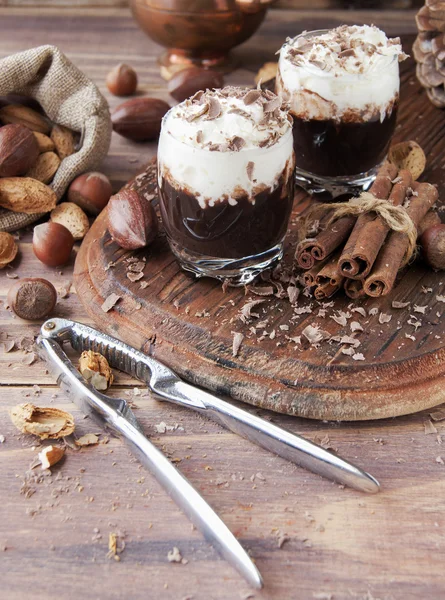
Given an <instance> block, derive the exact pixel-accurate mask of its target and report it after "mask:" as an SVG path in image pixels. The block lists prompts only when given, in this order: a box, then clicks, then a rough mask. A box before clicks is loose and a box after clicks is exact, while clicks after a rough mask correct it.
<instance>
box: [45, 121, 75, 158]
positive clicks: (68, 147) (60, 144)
mask: <svg viewBox="0 0 445 600" xmlns="http://www.w3.org/2000/svg"><path fill="white" fill-rule="evenodd" d="M51 139H52V141H53V142H54V146H55V147H56V152H57V154H58V155H59V158H60V160H63V159H64V158H66V157H67V156H71V154H74V152H75V151H76V148H75V144H74V135H73V132H72V131H71V130H70V129H68V128H67V127H63V125H54V127H53V128H52V130H51Z"/></svg>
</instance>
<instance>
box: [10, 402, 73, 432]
mask: <svg viewBox="0 0 445 600" xmlns="http://www.w3.org/2000/svg"><path fill="white" fill-rule="evenodd" d="M9 415H10V417H11V421H12V422H13V423H14V425H15V426H16V427H17V429H18V430H19V431H21V432H22V433H28V434H32V435H37V436H38V437H39V438H40V439H41V440H46V439H51V440H57V439H59V438H62V437H66V436H67V435H71V434H72V433H73V431H74V417H73V415H72V414H70V413H69V412H66V411H64V410H60V409H59V408H53V407H46V406H35V405H34V404H31V403H29V402H28V403H26V404H18V405H17V406H14V408H12V409H11V410H10V412H9Z"/></svg>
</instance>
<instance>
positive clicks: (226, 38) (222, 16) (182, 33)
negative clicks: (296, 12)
mask: <svg viewBox="0 0 445 600" xmlns="http://www.w3.org/2000/svg"><path fill="white" fill-rule="evenodd" d="M273 1H274V0H130V5H131V9H132V11H133V15H134V17H135V19H136V21H137V23H138V24H139V26H140V27H141V28H142V29H143V30H144V31H145V32H146V33H147V34H148V35H149V36H150V37H151V38H152V40H154V41H155V42H157V43H158V44H161V46H166V48H167V51H166V52H165V53H164V54H163V55H162V56H161V57H160V59H159V62H160V63H161V64H162V65H164V66H165V67H167V68H168V69H169V70H171V71H175V70H177V69H178V68H179V67H180V66H184V65H187V66H188V65H197V66H204V67H212V68H219V69H221V70H224V71H228V70H231V66H232V68H233V65H231V61H230V59H229V56H228V53H229V51H230V50H231V49H232V48H233V47H234V46H238V44H241V43H242V42H245V41H246V40H247V39H248V38H249V37H250V36H251V35H253V34H254V33H255V31H256V30H257V29H258V27H259V26H260V24H261V22H262V21H263V19H264V17H265V15H266V12H267V8H268V7H269V5H270V4H271V3H272V2H273Z"/></svg>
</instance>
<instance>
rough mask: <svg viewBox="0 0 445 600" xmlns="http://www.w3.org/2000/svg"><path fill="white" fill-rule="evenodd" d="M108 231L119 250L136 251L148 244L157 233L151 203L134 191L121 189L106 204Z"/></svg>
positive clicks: (156, 221) (156, 219) (155, 218)
mask: <svg viewBox="0 0 445 600" xmlns="http://www.w3.org/2000/svg"><path fill="white" fill-rule="evenodd" d="M107 211H108V214H107V216H108V231H109V232H110V235H111V237H112V238H113V240H114V241H115V242H116V244H118V245H119V246H120V247H121V248H125V249H127V250H136V248H143V247H144V246H147V245H148V244H150V243H151V242H152V241H153V240H154V238H155V237H156V234H157V232H158V218H157V216H156V213H155V210H154V208H153V205H152V204H151V202H149V201H148V200H146V199H145V198H143V197H142V196H140V195H139V194H138V193H137V192H136V191H135V190H131V189H123V190H121V191H120V192H119V193H118V194H115V195H114V196H111V198H110V202H109V203H108V208H107Z"/></svg>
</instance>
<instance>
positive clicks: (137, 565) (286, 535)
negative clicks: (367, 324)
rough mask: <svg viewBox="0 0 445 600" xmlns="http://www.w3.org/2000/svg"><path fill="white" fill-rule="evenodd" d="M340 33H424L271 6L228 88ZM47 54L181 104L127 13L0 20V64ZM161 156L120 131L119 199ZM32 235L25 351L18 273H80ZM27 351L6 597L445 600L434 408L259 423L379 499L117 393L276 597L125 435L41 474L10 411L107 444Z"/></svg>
mask: <svg viewBox="0 0 445 600" xmlns="http://www.w3.org/2000/svg"><path fill="white" fill-rule="evenodd" d="M343 21H348V22H360V21H362V22H368V23H370V22H375V23H376V24H378V25H381V26H383V27H385V28H386V30H387V31H388V32H389V33H391V34H397V33H409V32H414V21H413V14H412V13H411V12H408V11H403V12H397V13H396V12H389V13H385V14H384V15H383V14H380V13H371V12H365V13H360V14H357V13H353V12H343V13H341V12H324V13H321V14H320V13H318V14H317V15H315V14H314V15H312V14H311V13H308V12H305V13H296V12H291V11H289V12H288V11H274V12H273V13H272V14H271V15H270V16H269V18H268V19H267V20H266V22H265V23H264V25H263V26H262V28H261V30H260V32H259V34H258V35H257V36H256V37H254V38H253V39H251V40H250V41H249V42H248V43H246V44H245V45H244V46H243V47H242V48H240V49H238V50H237V52H236V54H237V55H238V56H239V58H240V59H241V60H242V61H243V69H240V70H239V71H237V72H235V73H234V74H232V75H231V76H230V77H229V79H228V80H229V81H230V82H234V83H251V82H252V79H253V74H254V73H255V72H256V70H257V68H258V67H259V66H260V64H262V63H263V62H264V61H266V60H272V59H273V54H274V51H275V50H276V48H278V47H279V46H280V44H281V41H282V40H283V39H284V38H285V37H286V36H287V35H291V34H295V33H296V32H298V31H300V30H302V29H305V28H306V29H309V28H316V27H325V26H332V25H334V24H336V23H340V22H343ZM43 43H53V44H57V45H58V46H59V47H60V48H61V49H62V50H63V51H64V52H65V53H66V54H67V55H68V57H69V58H70V59H72V60H73V61H74V62H75V63H76V64H77V65H78V66H79V67H80V68H81V69H83V70H84V71H85V72H86V73H87V75H89V76H90V77H91V78H92V79H93V80H94V81H95V82H96V83H97V84H98V85H99V86H100V88H101V90H102V91H104V92H105V89H104V79H105V75H106V73H107V72H108V70H109V69H110V67H112V66H113V65H114V64H115V63H117V62H118V61H126V62H130V63H132V64H133V65H134V67H135V68H136V69H137V71H138V73H139V75H140V80H141V86H140V87H141V90H143V91H144V92H146V93H149V94H151V95H155V96H159V97H166V92H165V83H164V82H163V80H162V79H161V78H160V76H159V73H158V68H157V66H156V54H157V52H158V48H157V47H156V46H155V45H154V44H152V43H151V42H150V41H149V40H148V39H147V38H146V37H144V35H143V34H142V33H141V32H139V31H138V30H137V28H136V26H135V25H134V23H133V21H132V19H131V17H130V15H129V13H128V11H126V10H125V9H122V10H89V11H85V10H83V9H80V8H79V9H77V10H74V9H66V10H56V9H39V10H37V9H30V8H26V9H24V8H22V9H17V8H9V9H0V57H3V56H6V55H8V54H10V53H12V52H15V51H19V50H23V49H25V48H28V47H31V46H37V45H39V44H43ZM0 77H1V74H0ZM107 97H108V99H109V100H110V104H111V105H114V104H116V99H114V98H110V97H109V95H108V94H107ZM154 152H155V147H154V145H136V144H132V143H130V142H126V141H124V140H123V139H122V138H119V137H118V136H113V141H112V147H111V150H110V154H109V156H108V158H107V159H106V161H105V163H104V167H103V170H104V171H105V172H106V173H107V174H108V175H109V176H110V177H111V179H112V181H113V185H114V187H115V189H118V188H119V186H120V185H121V184H122V183H124V182H125V181H126V180H127V179H129V178H130V177H131V175H132V174H134V173H135V172H136V171H137V170H139V169H140V168H141V167H142V166H143V165H144V163H146V162H147V160H148V159H149V158H150V157H151V156H152V155H153V153H154ZM30 237H31V236H30V233H29V232H28V233H24V234H22V235H21V240H20V250H21V254H20V258H19V259H18V260H17V261H16V262H15V264H14V268H13V269H8V270H4V271H2V272H0V336H3V337H5V335H7V336H8V339H9V340H15V341H16V346H19V347H25V348H26V347H29V344H30V343H31V342H30V339H29V338H32V337H33V336H34V335H36V333H37V331H38V325H30V324H28V323H26V322H24V321H21V320H20V319H18V318H14V317H13V316H12V314H11V313H10V312H9V311H8V310H7V309H6V308H5V301H6V294H7V290H8V288H9V286H10V285H11V283H12V281H11V279H10V278H11V277H12V276H15V275H18V276H19V277H26V276H31V275H39V276H42V277H46V278H48V279H49V280H51V281H52V282H53V283H54V285H55V286H56V288H57V289H58V290H60V291H63V290H64V289H66V287H67V284H69V282H70V281H71V279H72V269H73V264H72V263H71V264H69V265H67V266H66V267H64V268H63V269H61V270H58V269H56V270H53V269H49V268H46V267H44V266H43V265H41V264H40V263H39V262H38V261H37V260H36V259H35V258H34V256H33V253H32V249H31V245H30ZM62 295H64V294H62ZM55 314H56V316H63V317H65V316H66V317H70V318H73V319H77V320H79V321H83V322H88V319H87V317H86V315H85V313H84V311H83V309H82V305H81V303H80V301H79V299H78V298H77V296H76V293H75V290H71V292H70V294H69V296H68V297H65V298H61V299H60V301H59V304H58V307H57V309H56V313H55ZM0 344H1V341H0ZM29 357H30V353H29V352H28V353H26V352H25V351H24V350H23V349H15V350H13V351H12V352H9V353H5V352H2V350H0V384H1V390H0V391H1V396H0V436H2V437H0V440H2V443H0V478H1V485H0V557H1V571H0V590H1V592H0V596H1V597H2V598H5V599H7V600H16V599H22V598H25V597H30V598H32V599H33V600H34V599H36V600H38V599H43V598H45V599H47V598H53V597H58V598H62V599H65V598H66V599H78V598H107V599H117V598H128V599H133V598H135V599H139V598H141V599H142V598H143V599H144V600H145V599H147V598H148V599H152V598H153V599H158V598H159V599H166V600H167V599H168V600H170V599H172V600H173V599H174V600H185V599H186V598H189V599H192V598H193V599H194V600H211V599H215V600H221V599H232V598H233V599H247V598H258V599H274V600H287V599H296V598H298V599H312V598H314V599H318V600H339V599H343V598H344V599H350V598H352V599H367V600H372V599H374V600H376V599H377V598H378V599H380V600H384V599H388V600H390V599H391V600H392V599H395V600H397V599H404V600H405V599H411V598H416V599H424V598H434V599H439V598H444V597H445V581H444V577H443V554H444V551H445V529H444V528H445V512H444V511H445V500H444V497H445V465H444V462H445V450H444V449H443V448H444V447H442V446H441V443H442V437H441V434H442V432H445V425H444V423H445V421H443V422H441V421H436V422H434V429H437V432H436V431H434V429H433V428H432V427H431V426H427V428H425V422H427V425H428V421H429V419H430V417H429V412H432V411H427V412H425V413H421V414H417V415H413V416H408V417H402V418H397V419H393V420H385V421H379V422H366V423H363V424H360V423H354V424H339V423H319V422H314V421H307V420H303V419H297V418H292V417H284V416H280V415H276V414H273V413H267V412H265V411H254V412H257V413H258V414H261V415H263V416H265V417H266V418H268V419H271V420H273V421H274V422H275V423H277V424H280V425H283V426H285V427H287V428H289V429H290V430H292V431H294V432H296V433H300V434H303V435H306V436H307V437H308V438H310V439H312V440H316V441H318V442H322V443H323V445H325V446H329V447H331V448H333V449H334V450H335V451H338V452H339V453H340V454H341V455H342V456H344V457H345V458H349V459H351V460H353V461H355V462H356V463H357V464H358V465H360V466H363V467H364V468H366V469H367V470H369V471H370V472H371V473H372V474H373V475H374V476H376V477H377V478H378V479H379V480H380V482H381V485H382V492H381V493H380V494H379V495H376V496H364V495H362V494H360V493H358V492H355V491H352V490H349V489H341V488H340V487H339V486H338V485H335V484H333V483H330V482H328V481H326V480H323V479H321V478H319V477H317V476H316V475H313V474H311V473H308V472H306V471H303V470H302V469H300V468H298V467H296V466H294V465H292V464H290V463H288V462H286V461H285V460H282V459H280V458H278V457H275V456H273V455H271V454H269V453H267V452H266V451H263V450H261V449H258V448H257V447H254V446H253V445H252V444H250V443H249V442H247V441H245V440H243V439H241V438H239V437H237V436H235V435H233V434H231V433H228V432H227V431H225V430H222V429H221V428H220V427H219V426H218V425H216V424H214V423H212V422H210V421H207V420H205V419H203V418H201V417H199V416H196V415H194V414H193V413H191V412H189V411H185V410H183V409H180V408H176V407H174V406H171V405H167V404H162V403H157V402H156V401H155V400H153V399H152V398H150V397H149V396H148V394H147V393H146V391H145V390H143V389H142V387H141V386H140V385H138V384H137V383H135V382H132V381H130V380H129V379H128V378H127V377H125V376H122V375H118V377H117V381H116V385H114V386H113V392H112V393H113V395H116V396H119V395H121V396H124V397H126V398H127V399H131V400H132V401H133V402H134V405H135V406H136V407H137V416H138V417H139V419H140V420H141V422H142V425H143V427H144V429H145V431H146V433H147V435H148V436H149V437H150V439H152V440H153V442H154V443H155V444H156V445H157V446H158V447H159V448H161V449H162V450H163V451H164V452H166V453H167V454H168V456H170V457H171V458H173V459H175V460H176V462H177V466H178V467H179V468H180V469H181V471H182V472H183V473H184V474H185V475H186V476H187V477H188V478H189V479H190V480H191V482H192V483H193V484H194V485H195V486H196V487H197V488H198V489H199V490H200V491H201V492H202V494H203V495H204V497H205V498H206V499H207V500H208V501H209V502H210V503H211V504H212V506H213V507H214V508H215V509H216V510H217V512H218V513H219V514H220V515H221V516H222V518H223V519H224V520H225V522H226V523H227V525H228V526H229V527H230V529H231V530H232V531H233V532H234V533H235V535H237V537H238V538H239V539H240V541H241V542H242V544H243V545H244V546H245V547H246V548H247V549H248V550H249V551H250V553H251V555H252V557H253V558H254V560H255V561H256V563H257V565H258V567H259V569H260V570H261V572H262V574H263V576H264V580H265V589H264V590H263V591H261V592H253V591H252V590H250V589H249V588H248V586H247V584H245V583H244V582H243V580H242V579H241V578H240V577H239V576H238V575H237V573H236V572H235V571H234V570H233V569H232V568H231V567H230V566H229V565H228V564H227V563H226V562H225V561H223V560H222V559H221V558H219V556H218V555H217V553H216V552H215V551H214V550H213V549H212V548H211V547H210V546H209V545H208V544H207V543H206V542H205V541H204V540H203V538H202V536H201V534H200V533H199V532H197V531H194V530H193V529H192V528H191V526H190V523H189V522H188V521H187V519H186V517H185V516H184V515H183V514H182V513H181V512H180V511H179V510H178V508H177V507H176V506H175V504H174V503H173V502H172V501H171V500H169V499H168V497H167V496H166V494H165V493H164V491H163V490H162V489H161V488H160V486H159V485H158V484H157V483H156V482H155V481H154V480H153V478H152V477H151V476H150V475H149V474H148V473H147V472H145V471H144V470H143V469H142V467H141V466H140V465H139V464H138V463H137V461H136V460H135V459H134V458H132V456H131V455H130V454H129V453H128V451H127V450H126V448H125V447H124V446H123V445H122V443H121V442H120V441H119V440H117V439H113V438H111V439H109V441H108V443H105V442H106V441H107V440H106V439H104V436H102V441H103V443H100V444H99V445H97V446H91V447H85V448H82V449H81V450H79V451H75V450H72V449H70V448H68V450H67V455H66V457H65V459H64V461H63V462H62V463H61V464H60V465H59V466H57V467H54V468H53V470H52V475H49V474H46V476H44V477H43V476H42V477H38V476H34V477H32V478H31V479H30V478H29V475H28V476H27V475H26V473H27V471H28V468H29V465H30V463H31V462H32V460H33V459H34V457H35V456H36V454H37V452H38V449H39V443H38V442H37V441H36V440H35V439H31V438H29V437H26V436H23V435H20V434H18V432H17V431H16V430H15V428H14V426H13V425H12V423H11V422H10V420H9V417H8V409H9V408H10V407H11V406H13V405H15V404H17V403H21V402H28V401H30V402H34V403H35V404H39V405H52V406H57V407H60V408H62V409H66V410H70V411H72V412H73V414H74V416H75V419H76V431H77V433H78V434H79V435H80V434H82V433H87V432H97V427H96V426H94V424H93V423H91V422H90V421H89V420H88V419H84V418H83V417H82V415H81V413H80V412H79V411H78V410H77V409H76V408H75V407H74V405H72V404H71V403H70V401H69V400H68V399H67V398H66V397H64V395H63V394H62V393H61V392H60V391H59V390H58V388H56V387H55V386H54V379H53V378H52V377H51V376H50V375H49V374H48V373H47V371H46V369H45V365H44V364H43V363H42V362H40V361H39V360H37V359H36V360H35V362H34V363H33V364H32V365H28V364H24V363H26V362H30V360H29ZM248 410H253V409H252V408H248ZM162 422H164V423H165V424H167V425H168V426H172V427H173V428H174V430H167V431H166V433H163V434H160V433H158V431H157V429H156V427H155V426H156V425H159V424H160V423H162ZM161 429H162V428H161ZM442 457H443V460H442ZM34 473H35V472H34ZM25 480H26V483H25V485H23V484H24V481H25ZM110 533H118V534H119V535H120V536H122V539H123V540H124V541H125V549H124V550H123V552H122V553H121V554H120V559H121V560H120V561H115V560H113V559H110V558H108V557H107V552H108V538H109V534H110ZM175 546H176V547H177V548H179V551H180V553H181V555H182V556H183V558H184V559H185V561H184V563H170V562H169V561H168V559H167V553H168V552H169V551H170V550H172V549H173V547H175ZM187 561H188V562H187Z"/></svg>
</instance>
